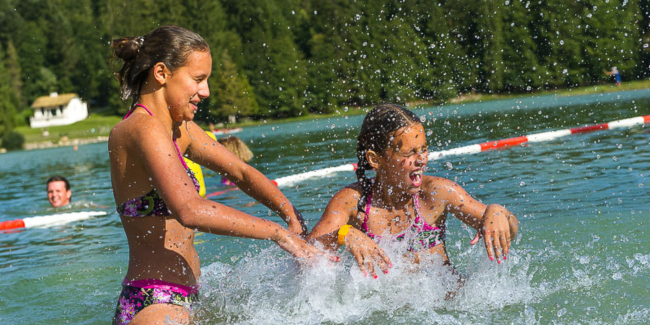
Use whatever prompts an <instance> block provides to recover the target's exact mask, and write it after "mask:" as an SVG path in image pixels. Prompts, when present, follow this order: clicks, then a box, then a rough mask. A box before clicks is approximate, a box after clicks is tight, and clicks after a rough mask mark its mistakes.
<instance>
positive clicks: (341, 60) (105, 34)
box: [0, 0, 650, 136]
mask: <svg viewBox="0 0 650 325" xmlns="http://www.w3.org/2000/svg"><path fill="white" fill-rule="evenodd" d="M649 7H650V0H629V1H628V0H590V1H585V0H582V1H581V0H576V1H566V0H545V1H528V0H523V1H522V0H498V1H496V0H481V1H476V0H452V1H448V0H372V1H370V0H357V1H355V0H332V1H322V0H282V1H280V0H218V1H217V0H213V1H201V0H185V1H178V0H130V1H124V0H0V136H2V134H3V133H5V132H7V131H8V130H11V129H12V128H13V127H15V126H17V125H21V124H25V123H26V117H27V116H29V115H31V110H30V109H29V106H30V105H31V103H32V102H33V101H34V99H35V98H36V97H38V96H43V95H47V94H48V93H50V92H53V91H57V92H59V93H68V92H73V93H77V94H79V95H80V96H81V97H82V98H83V99H84V100H86V101H88V102H89V103H90V107H91V111H92V110H93V109H98V108H102V109H103V110H104V111H109V112H114V113H115V114H122V113H124V111H125V110H126V109H127V108H128V105H129V103H124V102H122V101H121V100H120V95H119V90H118V89H119V87H118V82H117V81H116V80H115V78H114V77H113V70H114V69H116V68H117V67H118V66H119V65H120V63H121V62H119V61H115V60H112V58H111V53H110V46H109V44H110V41H111V40H112V39H114V38H118V37H122V36H138V35H143V34H145V33H147V32H148V31H150V30H152V29H154V28H156V27H158V26H161V25H165V24H176V25H180V26H183V27H186V28H189V29H191V30H194V31H196V32H198V33H199V34H201V35H202V36H203V37H204V38H205V39H206V40H207V41H208V43H209V44H210V47H211V52H212V56H213V62H214V64H213V73H212V77H211V78H210V81H209V82H210V88H211V93H212V96H211V97H210V98H209V100H206V101H205V102H204V103H203V107H202V109H201V111H200V115H199V116H198V118H199V119H202V120H209V121H223V120H225V119H226V117H227V116H228V115H236V116H238V117H240V118H241V117H251V118H265V117H291V116H298V115H305V114H310V113H328V112H332V111H334V110H336V109H337V108H339V107H341V106H345V105H350V106H361V105H369V104H373V103H378V102H414V101H436V102H439V101H444V100H445V99H449V98H451V97H455V96H458V95H459V94H463V93H469V92H479V93H494V92H497V93H499V92H533V91H537V90H541V89H549V88H570V87H576V86H582V85H591V84H599V83H604V82H607V81H608V80H611V77H609V76H607V75H605V74H604V73H603V71H604V70H609V69H611V67H612V66H617V67H618V70H619V71H620V72H621V75H622V76H623V79H624V80H633V79H639V78H643V77H646V76H647V75H648V74H649V71H650V69H649V64H650V57H649V56H648V54H647V52H646V51H644V49H645V48H647V47H648V44H647V43H648V40H646V39H645V38H644V35H646V32H647V30H648V23H649V22H650V19H649V14H648V9H649Z"/></svg>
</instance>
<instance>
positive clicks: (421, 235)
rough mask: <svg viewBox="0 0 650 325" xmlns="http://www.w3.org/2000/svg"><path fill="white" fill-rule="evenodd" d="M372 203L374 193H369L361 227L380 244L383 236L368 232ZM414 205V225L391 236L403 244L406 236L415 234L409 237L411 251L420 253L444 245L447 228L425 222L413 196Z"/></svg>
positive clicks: (416, 196) (417, 202) (416, 197)
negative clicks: (419, 251) (422, 250)
mask: <svg viewBox="0 0 650 325" xmlns="http://www.w3.org/2000/svg"><path fill="white" fill-rule="evenodd" d="M371 201H372V191H370V193H368V201H367V203H366V211H365V212H366V215H365V216H364V218H363V224H362V225H361V231H363V232H364V233H365V234H366V235H368V237H370V238H371V239H372V240H374V241H375V242H378V241H379V240H380V239H381V236H379V235H375V234H373V233H371V232H370V231H368V217H369V216H370V203H371ZM413 204H414V205H415V207H414V208H415V221H414V222H413V224H412V225H411V226H410V227H409V228H407V229H406V230H404V231H403V232H402V233H401V234H399V235H396V236H391V238H392V239H393V240H394V241H398V242H401V241H403V240H404V238H406V234H407V233H408V232H411V233H412V234H415V235H414V236H409V246H408V250H409V251H418V250H421V249H428V248H431V247H435V246H437V245H438V244H440V243H442V242H443V241H444V240H445V227H444V226H443V227H441V228H438V227H432V226H430V225H429V224H427V222H426V221H425V220H424V218H423V217H422V213H420V203H419V201H418V195H417V194H415V195H413Z"/></svg>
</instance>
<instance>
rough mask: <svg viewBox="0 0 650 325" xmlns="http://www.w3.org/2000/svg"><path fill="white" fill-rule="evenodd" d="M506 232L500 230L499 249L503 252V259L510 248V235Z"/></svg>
mask: <svg viewBox="0 0 650 325" xmlns="http://www.w3.org/2000/svg"><path fill="white" fill-rule="evenodd" d="M508 235H509V234H508V232H501V236H500V237H499V238H500V239H501V250H502V252H503V259H504V260H505V258H506V255H508V250H510V236H508Z"/></svg>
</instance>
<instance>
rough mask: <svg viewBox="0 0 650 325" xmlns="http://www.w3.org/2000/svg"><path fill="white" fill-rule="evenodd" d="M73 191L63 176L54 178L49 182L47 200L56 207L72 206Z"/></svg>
mask: <svg viewBox="0 0 650 325" xmlns="http://www.w3.org/2000/svg"><path fill="white" fill-rule="evenodd" d="M71 199H72V190H71V189H70V183H69V182H68V180H67V179H66V178H65V177H63V176H52V177H50V179H48V180H47V200H48V201H50V204H51V205H52V206H53V207H55V208H58V207H62V206H64V205H68V204H70V200H71Z"/></svg>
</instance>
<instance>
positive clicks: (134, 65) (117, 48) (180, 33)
mask: <svg viewBox="0 0 650 325" xmlns="http://www.w3.org/2000/svg"><path fill="white" fill-rule="evenodd" d="M111 49H112V50H113V58H119V59H122V60H123V61H124V64H123V65H122V68H121V69H120V71H119V72H117V73H115V75H116V77H117V79H118V80H119V81H120V88H121V91H122V100H127V99H128V98H133V104H135V103H136V102H137V101H138V100H139V99H140V88H141V87H142V83H143V82H144V80H145V79H146V77H147V72H148V71H149V69H151V68H152V67H153V66H154V65H156V63H158V62H162V63H164V64H165V66H166V67H167V69H169V70H170V71H172V72H174V70H175V69H177V68H179V67H182V66H183V65H185V63H186V62H187V58H188V57H189V56H190V54H192V52H194V51H204V52H209V51H210V47H209V46H208V43H207V42H206V41H205V40H204V39H203V37H201V36H200V35H199V34H197V33H195V32H193V31H191V30H189V29H185V28H183V27H179V26H173V25H168V26H161V27H158V28H156V29H154V30H152V31H151V32H149V33H148V34H146V35H144V36H140V37H122V38H118V39H115V40H113V42H111Z"/></svg>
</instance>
